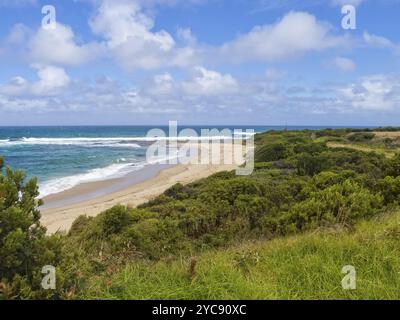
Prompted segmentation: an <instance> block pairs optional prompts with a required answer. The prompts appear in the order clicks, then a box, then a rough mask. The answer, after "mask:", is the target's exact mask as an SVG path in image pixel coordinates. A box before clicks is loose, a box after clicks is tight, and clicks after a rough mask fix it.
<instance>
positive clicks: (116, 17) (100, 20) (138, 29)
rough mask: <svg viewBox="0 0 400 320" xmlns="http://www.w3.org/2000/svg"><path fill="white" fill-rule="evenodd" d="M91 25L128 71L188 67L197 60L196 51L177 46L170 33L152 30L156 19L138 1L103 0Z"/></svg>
mask: <svg viewBox="0 0 400 320" xmlns="http://www.w3.org/2000/svg"><path fill="white" fill-rule="evenodd" d="M90 26H91V28H92V30H93V32H94V33H96V34H98V35H100V36H102V37H103V38H104V39H105V40H106V44H107V47H108V49H109V50H110V51H111V52H112V53H113V54H114V56H115V58H116V60H117V62H119V63H120V64H121V65H122V66H123V67H125V68H128V69H135V68H143V69H155V68H160V67H168V66H187V65H190V64H192V63H193V60H195V50H194V49H193V48H191V47H189V46H186V47H178V46H177V43H176V41H175V39H174V38H173V37H172V35H171V34H169V33H168V32H167V31H165V30H159V31H154V30H153V29H154V19H153V18H151V17H150V16H149V15H146V14H145V13H144V12H143V10H142V7H141V4H140V2H139V1H127V0H113V1H111V0H103V1H102V3H101V5H100V6H99V7H98V8H97V11H96V14H95V16H94V17H93V18H92V19H91V21H90ZM186 36H187V32H186Z"/></svg>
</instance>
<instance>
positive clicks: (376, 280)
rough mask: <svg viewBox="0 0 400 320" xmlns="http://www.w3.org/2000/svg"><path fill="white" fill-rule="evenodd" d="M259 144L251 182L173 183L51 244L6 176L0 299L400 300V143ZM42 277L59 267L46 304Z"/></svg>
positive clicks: (333, 133)
mask: <svg viewBox="0 0 400 320" xmlns="http://www.w3.org/2000/svg"><path fill="white" fill-rule="evenodd" d="M390 137H392V138H390ZM255 141H256V152H255V170H254V172H253V173H252V174H251V175H250V176H244V177H242V176H236V175H235V172H222V173H218V174H215V175H213V176H211V177H208V178H206V179H203V180H200V181H197V182H195V183H191V184H189V185H181V184H177V185H175V186H173V187H171V188H170V189H169V190H167V191H166V192H164V194H162V195H160V196H159V197H157V198H156V199H153V200H152V201H150V202H148V203H146V204H144V205H142V206H140V207H139V208H128V207H124V206H116V207H114V208H112V209H110V210H107V211H106V212H103V213H101V214H100V215H99V216H97V217H95V218H88V217H85V216H81V217H80V218H78V219H77V220H76V221H75V223H74V224H73V226H72V228H71V230H70V232H69V233H68V234H67V235H62V234H58V235H55V236H52V237H48V236H45V233H44V228H43V227H41V226H40V222H39V218H40V213H39V211H38V210H37V208H36V207H35V201H34V198H35V197H36V196H37V188H36V186H35V181H30V182H28V183H27V184H24V183H23V180H24V179H23V174H21V173H19V172H12V171H11V170H7V172H6V174H5V175H4V176H3V175H1V174H0V200H1V201H0V214H1V217H2V219H0V255H1V256H2V257H6V259H1V260H0V297H2V296H3V298H49V299H50V298H52V299H59V298H61V299H77V298H112V299H149V298H159V299H186V298H191V299H237V298H243V299H279V298H283V299H304V298H311V299H318V298H320V299H335V298H354V299H368V298H374V299H383V298H388V299H396V298H399V291H398V290H397V288H399V287H400V286H399V279H400V274H399V272H400V268H399V267H400V265H399V262H398V257H399V248H400V247H399V239H400V236H399V234H400V227H399V221H400V218H399V217H400V213H399V212H400V208H399V203H400V154H399V152H398V151H399V147H398V135H397V133H396V131H395V130H394V129H390V130H386V131H385V130H383V129H382V130H378V132H371V131H366V132H363V131H360V130H351V129H347V130H345V129H342V130H322V131H308V130H305V131H292V132H268V133H263V134H259V135H257V136H256V137H255ZM0 167H1V166H0ZM21 195H22V196H21ZM32 224H33V225H34V226H35V227H34V228H32V227H31V225H32ZM43 265H53V266H56V267H57V289H56V290H54V291H45V290H42V289H41V285H40V283H41V279H42V274H41V268H42V266H43ZM345 265H353V266H354V267H356V270H357V272H358V273H357V275H358V278H357V280H358V282H357V285H358V288H357V290H355V291H344V290H343V289H342V287H341V280H342V278H343V277H344V275H343V274H342V273H341V270H342V267H344V266H345Z"/></svg>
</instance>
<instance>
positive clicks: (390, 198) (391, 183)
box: [376, 176, 400, 205]
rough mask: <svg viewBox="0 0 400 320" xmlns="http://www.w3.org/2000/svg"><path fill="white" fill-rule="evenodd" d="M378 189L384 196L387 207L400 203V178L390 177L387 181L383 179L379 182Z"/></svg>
mask: <svg viewBox="0 0 400 320" xmlns="http://www.w3.org/2000/svg"><path fill="white" fill-rule="evenodd" d="M376 188H377V191H379V192H380V193H381V194H382V196H383V198H384V200H385V204H386V205H387V204H390V203H399V202H400V177H396V178H394V177H390V176H388V177H386V178H385V179H381V180H379V181H378V183H377V186H376Z"/></svg>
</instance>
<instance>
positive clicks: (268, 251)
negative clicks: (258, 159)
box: [81, 212, 400, 299]
mask: <svg viewBox="0 0 400 320" xmlns="http://www.w3.org/2000/svg"><path fill="white" fill-rule="evenodd" d="M399 257H400V212H396V213H391V214H386V215H384V216H381V217H379V218H375V219H374V220H372V221H363V222H361V223H359V224H358V225H357V226H356V228H355V230H354V231H352V232H349V231H345V230H339V229H338V230H324V231H322V230H319V231H317V232H313V233H308V234H303V235H296V236H291V237H286V238H282V239H276V240H272V241H256V242H248V243H244V244H240V245H237V246H234V247H231V248H227V249H219V250H213V251H209V252H206V253H203V254H201V255H199V256H197V257H195V258H183V257H182V258H177V259H175V260H170V261H159V262H157V263H151V262H136V263H133V264H129V265H127V266H125V267H124V268H123V269H122V270H119V271H118V272H112V273H110V275H108V276H107V275H102V276H99V277H97V278H93V279H91V280H90V282H89V283H88V284H87V286H86V288H85V290H84V292H82V293H81V297H82V298H85V299H400V259H399ZM345 265H353V266H354V267H356V270H357V289H356V290H350V291H349V290H343V288H342V285H341V281H342V278H343V277H344V275H343V274H342V273H341V270H342V267H343V266H345Z"/></svg>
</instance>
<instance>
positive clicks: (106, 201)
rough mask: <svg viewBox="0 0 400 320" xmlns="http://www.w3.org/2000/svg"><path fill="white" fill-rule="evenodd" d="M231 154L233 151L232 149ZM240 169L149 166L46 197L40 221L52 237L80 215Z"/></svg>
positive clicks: (231, 166)
mask: <svg viewBox="0 0 400 320" xmlns="http://www.w3.org/2000/svg"><path fill="white" fill-rule="evenodd" d="M224 147H225V148H226V145H225V146H224ZM230 152H232V153H233V152H234V148H233V147H231V150H230ZM209 153H211V152H210V151H209ZM237 168H238V165H237V164H223V161H221V164H207V165H202V164H178V165H149V166H147V167H145V168H143V169H141V170H137V171H134V172H132V173H130V174H128V175H127V176H125V177H122V178H116V179H110V180H105V181H98V182H90V183H84V184H81V185H78V186H76V187H74V188H72V189H69V190H66V191H63V192H61V193H58V194H54V195H50V196H48V197H45V198H44V201H45V205H44V206H43V207H41V208H39V209H40V210H41V213H42V217H41V222H42V224H43V225H44V226H45V227H46V228H47V232H48V233H50V234H53V233H56V232H67V231H68V230H69V229H70V228H71V226H72V223H73V222H74V221H75V220H76V219H77V218H78V217H79V216H81V215H86V216H89V217H94V216H96V215H98V214H99V213H101V212H103V211H105V210H107V209H110V208H111V207H113V206H115V205H118V204H122V205H127V206H130V207H137V206H138V205H140V204H143V203H146V202H148V201H150V200H152V199H154V198H156V197H157V196H159V195H161V194H162V193H163V192H164V191H166V190H167V189H168V188H170V187H172V186H173V185H174V184H176V183H182V184H188V183H191V182H194V181H196V180H200V179H203V178H206V177H208V176H210V175H212V174H214V173H217V172H221V171H231V170H235V169H237ZM88 196H89V198H87V197H88ZM85 197H86V198H85ZM71 199H72V200H71ZM46 202H47V203H46Z"/></svg>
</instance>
